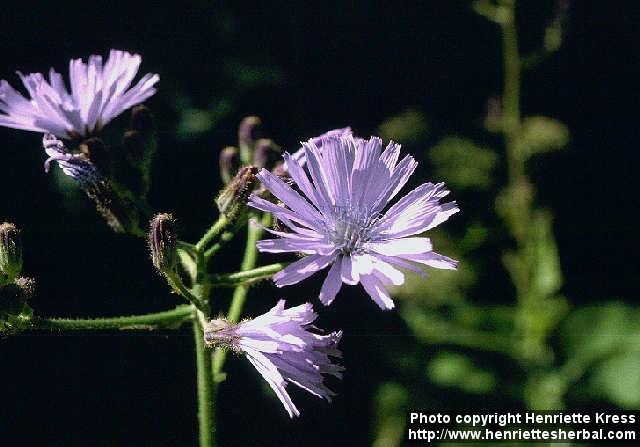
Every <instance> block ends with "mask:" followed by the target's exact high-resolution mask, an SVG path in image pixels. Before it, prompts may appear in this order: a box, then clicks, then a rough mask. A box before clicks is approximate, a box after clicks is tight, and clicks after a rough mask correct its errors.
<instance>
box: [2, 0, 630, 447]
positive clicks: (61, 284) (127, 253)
mask: <svg viewBox="0 0 640 447" xmlns="http://www.w3.org/2000/svg"><path fill="white" fill-rule="evenodd" d="M521 3H522V5H520V7H519V9H518V25H519V29H520V37H521V46H522V49H523V51H525V52H526V51H527V50H531V49H533V48H534V47H535V46H537V45H538V43H539V41H540V39H541V34H542V30H543V28H544V24H545V21H546V20H547V18H548V17H549V15H550V14H551V11H552V9H553V2H551V1H536V2H521ZM27 6H28V5H25V4H24V3H19V4H14V5H6V6H3V9H4V12H3V14H2V17H0V55H1V57H2V61H3V62H2V65H0V78H4V79H7V80H9V82H11V83H12V85H14V86H17V85H18V84H19V81H18V79H17V77H16V76H15V75H14V71H15V70H16V69H19V70H21V71H23V72H29V71H40V72H44V71H46V70H48V68H49V67H50V66H55V67H56V68H57V69H58V70H62V72H63V73H64V74H65V75H66V73H67V71H66V64H67V61H68V59H70V58H72V57H86V56H88V55H89V54H93V53H102V54H105V53H107V52H108V49H109V48H118V49H127V50H129V51H135V52H139V53H140V54H142V56H143V63H142V68H141V71H142V72H143V73H146V72H157V73H160V75H161V81H160V84H159V92H158V93H157V94H156V95H155V96H154V97H153V98H152V99H151V100H149V101H148V102H147V104H148V105H149V106H150V107H152V109H153V110H154V111H155V113H156V115H157V117H158V120H159V125H160V132H161V140H160V146H159V149H158V154H157V156H156V160H155V169H154V178H153V180H154V184H153V187H152V191H151V197H150V199H151V202H152V204H153V206H154V207H155V208H156V209H157V210H163V211H171V212H173V213H174V214H175V215H176V216H177V217H178V218H179V220H180V223H181V230H182V235H183V238H184V239H186V240H196V239H197V238H198V237H199V234H200V233H201V232H202V231H203V230H204V229H205V228H207V226H208V225H209V224H210V222H211V221H212V220H213V219H214V217H215V210H214V207H213V203H212V198H213V197H214V195H215V192H216V190H217V188H218V187H219V180H218V174H217V172H218V169H217V151H218V150H219V149H220V148H222V147H223V146H226V145H229V144H235V141H236V136H235V133H236V126H237V123H238V122H239V120H240V119H241V118H242V117H243V116H245V115H248V114H257V115H260V116H262V117H263V119H264V121H265V123H266V127H267V129H268V131H269V135H271V136H272V137H273V138H274V139H276V140H277V141H278V142H279V143H280V144H282V145H283V146H284V147H285V148H286V149H288V150H295V149H296V148H297V142H298V141H299V140H302V139H306V138H309V137H311V136H315V135H318V134H320V133H321V132H323V131H325V130H328V129H330V128H334V127H343V126H346V125H351V126H352V127H353V128H354V130H355V132H356V133H358V134H361V135H368V134H371V133H373V132H375V130H376V128H377V126H378V124H379V123H380V122H381V121H382V120H383V119H384V118H386V117H389V116H391V115H394V114H397V113H399V112H401V111H402V110H404V109H406V108H407V107H414V108H416V109H419V110H422V111H423V112H424V113H426V114H427V116H428V118H429V120H430V124H431V129H432V132H433V134H434V137H437V136H442V135H445V134H449V133H458V134H463V135H466V136H470V137H474V138H475V137H477V138H486V134H485V133H484V131H483V130H482V118H483V115H484V113H485V107H486V99H487V97H488V96H490V95H491V94H494V93H496V92H498V91H499V90H500V89H501V82H502V80H501V70H502V67H501V62H500V61H501V59H500V40H499V36H498V30H497V28H496V27H495V26H494V25H493V24H491V23H489V22H487V21H486V20H485V19H483V18H481V17H479V16H477V15H475V14H474V13H473V12H472V10H471V7H470V4H469V3H468V2H464V1H437V2H436V1H432V2H384V3H382V2H381V3H374V2H359V3H358V4H352V3H350V2H338V3H332V2H327V3H325V2H321V3H320V2H318V3H317V4H313V5H312V4H311V3H310V2H265V4H258V3H256V4H251V3H244V2H242V4H240V3H238V4H236V3H235V2H220V3H218V2H211V3H210V2H189V3H188V4H172V5H163V6H159V5H158V4H156V5H155V6H151V5H147V4H143V3H142V2H122V3H119V2H110V3H109V4H108V5H107V4H104V5H102V4H97V3H92V4H84V5H83V6H82V7H79V6H76V5H72V4H70V3H65V2H51V3H49V4H47V5H44V4H42V5H37V6H35V7H34V6H32V7H27ZM639 20H640V14H639V11H638V8H637V5H635V4H634V3H633V2H593V3H591V2H578V1H575V2H572V5H571V8H570V17H569V23H568V34H567V38H566V40H565V41H564V42H563V47H562V48H561V50H560V51H559V52H558V53H557V54H555V55H553V56H552V57H551V58H550V59H548V60H547V61H545V62H544V63H543V64H542V65H541V66H540V67H539V68H538V69H537V70H535V71H533V72H531V73H528V74H527V75H526V76H525V77H524V80H523V81H524V88H523V95H524V96H523V101H522V102H523V109H524V110H525V112H526V113H527V114H545V115H548V116H551V117H554V118H556V119H559V120H560V121H563V122H565V123H566V124H567V125H568V127H569V129H570V131H571V135H572V137H571V144H570V147H569V148H568V150H565V151H564V152H560V153H556V154H553V155H549V156H547V157H545V158H544V160H543V161H544V162H542V161H541V162H540V163H539V164H537V163H536V164H534V165H533V166H532V168H533V173H534V176H535V178H536V181H537V184H538V188H539V194H538V197H539V201H540V202H541V203H542V204H543V205H545V206H547V207H549V208H550V209H551V210H552V211H553V213H554V215H555V232H556V237H557V239H558V245H559V250H560V256H561V261H562V269H563V273H564V275H565V288H564V292H565V293H566V295H567V296H570V297H571V301H572V302H573V303H588V302H596V301H598V300H601V299H604V298H619V299H623V300H626V301H628V302H633V301H634V300H636V295H635V293H636V290H637V287H636V286H637V263H636V262H635V255H636V251H635V249H633V243H634V242H635V241H636V238H637V236H636V234H635V230H636V228H637V220H636V219H637V217H636V216H635V213H634V212H635V211H636V210H637V208H638V203H637V198H636V195H635V193H636V189H637V188H635V185H636V181H637V178H636V177H637V175H636V168H637V163H638V143H639V141H640V140H639V137H640V135H638V129H639V126H638V124H637V120H638V104H639V102H638V95H637V91H638V90H637V84H638V79H639V76H638V75H639V71H638V68H639V67H638V61H639V60H640V59H639V58H638V54H637V53H638V45H637V39H638V32H637V24H638V23H640V22H639ZM246 66H248V67H267V68H268V69H269V70H270V72H271V73H275V75H274V79H273V80H271V81H269V80H266V81H264V82H261V81H259V82H255V81H254V82H250V81H246V80H245V81H243V80H242V79H241V77H239V76H238V75H237V73H238V68H237V67H246ZM221 100H225V101H227V102H228V103H229V107H228V109H227V112H226V113H225V114H224V115H223V116H222V117H221V119H220V120H218V121H217V122H216V124H215V126H214V127H213V128H212V129H211V130H209V131H207V132H205V133H203V134H201V135H200V136H198V137H197V138H192V139H188V140H178V139H177V138H176V137H175V129H176V126H177V122H178V121H179V118H180V116H179V108H180V106H179V104H185V101H186V102H188V104H189V105H190V106H192V107H198V108H208V107H214V106H215V104H216V102H218V101H221ZM125 124H126V118H121V119H119V120H116V121H114V123H113V125H112V126H113V127H114V128H118V127H117V126H120V128H121V129H123V128H124V126H125ZM40 138H41V136H40V135H38V134H36V133H27V132H21V131H14V130H11V129H4V128H0V144H1V147H0V153H1V154H2V159H1V161H0V220H11V221H14V222H15V223H16V224H18V225H19V226H20V227H21V228H22V229H23V238H24V246H25V267H24V274H26V275H29V276H32V277H35V278H36V279H37V281H38V294H37V296H36V297H35V298H34V299H33V300H32V302H31V304H32V306H33V307H34V309H35V310H36V312H37V314H39V315H60V316H78V317H84V316H100V315H105V316H106V315H118V314H127V313H137V312H145V311H153V310H161V309H166V308H170V307H172V306H173V305H175V304H176V303H178V302H179V300H178V299H177V297H176V296H175V295H171V294H169V293H168V291H167V288H166V286H165V284H164V283H163V280H162V278H161V277H159V276H158V275H156V274H155V273H154V271H153V268H152V266H151V263H150V262H149V261H148V254H147V252H146V247H145V245H144V243H143V241H141V240H139V239H136V238H133V237H123V236H119V235H115V234H113V233H111V232H110V231H109V230H108V229H107V228H106V226H105V225H103V223H102V222H101V220H100V218H99V217H98V216H97V215H96V213H95V211H94V210H93V209H92V206H91V204H90V203H89V202H88V201H87V200H85V199H84V197H82V196H81V195H72V197H70V198H65V196H64V195H63V194H62V193H61V192H60V191H59V190H58V188H57V187H56V183H55V182H54V179H53V177H52V176H51V175H45V174H44V172H43V170H42V162H43V161H44V159H45V154H44V152H43V151H42V150H41V148H40ZM416 155H417V156H418V158H422V159H424V155H423V154H416ZM454 195H455V194H454ZM232 248H233V247H232ZM236 257H237V255H235V254H234V250H230V252H229V254H228V258H224V264H225V266H223V267H222V269H223V270H225V269H228V267H226V265H228V264H229V263H230V262H231V261H232V260H235V258H236ZM272 259H273V258H267V257H265V262H271V260H272ZM496 262H497V263H499V260H496ZM305 284H306V285H305V287H302V288H294V289H291V290H289V289H287V288H285V289H284V290H276V289H275V288H273V287H272V286H270V285H268V284H264V285H261V286H260V287H258V288H257V289H254V291H253V292H252V295H251V300H250V305H249V306H248V310H247V312H248V314H253V315H255V314H257V313H259V312H263V311H264V310H266V309H267V308H268V307H270V306H271V305H272V304H273V302H274V297H277V296H284V297H287V298H288V299H290V300H291V301H292V302H302V301H305V300H308V299H310V298H313V295H314V293H316V294H317V290H318V287H319V282H318V280H315V281H310V282H307V283H305ZM305 294H306V295H305ZM228 298H229V296H228V293H223V294H221V295H220V296H218V297H217V299H219V300H221V302H223V303H224V302H225V300H227V299H228ZM321 326H323V327H328V328H344V330H345V333H346V335H345V338H344V342H343V345H342V348H343V351H344V364H345V366H346V367H347V373H346V375H345V378H344V380H342V381H341V382H338V383H335V384H333V387H334V388H335V389H336V391H338V393H339V395H338V396H337V398H336V399H335V401H334V402H333V403H332V404H331V405H327V404H326V403H325V402H322V401H320V400H318V399H315V398H313V397H309V396H308V395H307V394H305V393H304V392H300V393H298V392H297V391H294V392H293V398H294V400H295V402H296V404H297V405H298V407H299V408H300V409H301V410H302V417H301V418H300V419H298V420H289V418H288V417H287V415H286V413H285V412H284V410H283V409H282V408H281V405H280V403H279V402H277V400H276V399H275V398H274V397H273V398H271V397H269V396H272V395H271V394H270V393H262V390H263V389H264V384H263V383H262V379H261V378H260V377H259V376H258V375H257V374H256V373H255V372H254V371H253V370H252V369H251V367H250V365H248V363H247V362H245V361H243V360H241V359H231V361H230V362H228V367H227V369H228V371H229V372H230V373H231V379H230V380H229V381H227V382H226V383H224V384H223V386H222V388H221V395H220V403H219V407H218V419H219V430H220V434H221V439H222V445H299V444H301V443H303V442H304V443H306V444H311V445H315V444H322V443H324V444H329V445H367V444H368V443H369V442H370V436H371V430H372V426H371V424H372V412H373V407H372V402H371V396H372V394H373V392H374V391H375V389H376V384H377V383H379V382H380V381H381V380H384V379H385V378H387V376H388V375H389V374H391V373H390V372H389V371H388V370H387V369H385V366H384V363H383V362H382V363H381V359H382V358H383V357H384V355H383V354H384V352H383V351H384V350H385V349H389V348H388V345H385V340H386V338H385V337H383V336H382V335H380V334H386V335H394V336H404V335H406V336H408V332H407V329H406V328H405V327H404V325H403V323H402V321H401V320H400V319H399V318H398V317H397V315H395V314H394V313H393V312H388V313H383V312H379V311H378V310H377V309H376V308H375V306H374V305H373V304H372V302H371V301H370V300H369V299H368V298H366V297H365V296H364V293H362V292H361V291H360V290H358V289H356V288H348V289H343V292H342V294H341V296H340V297H339V299H338V300H337V301H336V302H335V304H334V305H332V307H331V308H330V312H328V311H327V310H323V311H322V317H321ZM400 340H401V338H400ZM191 345H192V338H191V331H190V329H188V328H185V329H184V330H183V331H181V332H180V333H179V334H175V333H167V334H161V335H155V334H149V335H147V334H101V335H99V334H74V335H64V336H63V335H58V336H53V337H52V336H44V335H39V334H23V335H20V336H17V337H13V338H8V339H4V340H0V352H1V354H0V356H1V357H0V359H1V360H0V362H1V363H0V396H1V397H0V399H1V400H0V402H1V403H0V442H2V443H3V444H5V443H6V445H14V443H15V444H16V445H35V444H40V445H167V446H169V445H194V444H195V439H196V430H197V428H196V402H195V395H196V392H195V371H194V361H193V357H194V354H193V352H192V349H191ZM476 404H478V405H481V403H476ZM502 404H504V402H500V401H496V402H486V401H485V402H484V405H489V406H491V407H495V408H499V407H500V406H501V405H502ZM449 405H450V406H451V407H452V408H463V409H464V408H465V406H466V405H474V403H469V402H464V401H456V400H455V399H453V400H452V401H451V402H450V403H449Z"/></svg>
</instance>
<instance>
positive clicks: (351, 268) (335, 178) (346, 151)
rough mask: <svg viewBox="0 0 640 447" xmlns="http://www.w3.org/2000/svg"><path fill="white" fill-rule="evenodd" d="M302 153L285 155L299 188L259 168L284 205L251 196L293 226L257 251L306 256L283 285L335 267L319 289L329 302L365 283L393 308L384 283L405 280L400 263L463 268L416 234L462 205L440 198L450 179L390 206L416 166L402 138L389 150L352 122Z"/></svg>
mask: <svg viewBox="0 0 640 447" xmlns="http://www.w3.org/2000/svg"><path fill="white" fill-rule="evenodd" d="M303 151H304V157H303V156H301V155H299V156H298V157H296V158H297V159H295V158H294V157H293V156H291V155H289V154H284V159H285V161H286V164H287V170H288V173H289V175H290V176H291V178H292V179H293V181H294V182H295V186H296V187H297V188H298V190H299V191H300V192H298V191H296V190H295V189H294V188H292V187H291V186H290V185H288V184H287V183H285V182H284V181H283V180H282V179H280V178H278V177H277V176H275V175H273V174H272V173H270V172H269V171H267V170H265V169H263V170H261V171H260V173H259V174H258V178H259V179H260V181H261V182H262V183H263V185H264V186H265V187H266V188H267V189H268V190H269V191H270V192H271V193H272V194H273V195H274V196H275V197H277V198H278V199H279V200H281V201H282V202H283V203H284V205H286V206H285V207H283V206H279V205H276V204H274V203H272V202H269V201H268V200H265V199H264V198H262V197H259V196H258V195H253V196H252V197H251V198H250V202H249V204H250V205H251V206H253V207H254V208H256V209H259V210H262V211H266V212H270V213H272V214H273V215H274V217H275V218H276V219H278V220H279V221H281V222H282V223H283V224H284V225H285V226H286V227H287V229H288V231H275V230H269V232H271V233H272V234H274V235H276V236H279V239H266V240H261V241H259V242H258V245H257V246H258V250H260V251H262V252H270V253H284V252H295V253H303V254H305V255H307V256H305V257H304V258H302V259H300V260H298V261H296V262H294V263H293V264H291V265H289V266H287V267H286V268H285V269H284V270H282V271H281V272H278V273H277V274H276V275H275V276H274V277H273V280H274V281H275V283H276V285H277V286H279V287H282V286H287V285H291V284H296V283H298V282H300V281H302V280H303V279H305V278H307V277H309V276H311V275H313V274H314V273H316V272H318V271H319V270H322V269H324V268H326V267H328V266H331V268H330V269H329V273H328V274H327V277H326V279H325V281H324V284H323V285H322V289H321V290H320V301H322V303H324V304H325V305H329V304H331V302H332V301H333V300H334V298H335V297H336V295H337V293H338V291H339V290H340V288H341V286H342V283H346V284H351V285H353V284H358V283H360V284H362V286H363V287H364V289H365V290H366V291H367V293H368V294H369V295H370V296H371V298H372V299H373V300H374V301H375V302H376V304H378V306H380V307H381V308H382V309H392V308H393V307H394V304H393V301H392V299H391V297H390V296H389V293H388V291H387V289H386V288H385V285H389V284H394V285H401V284H403V283H404V274H403V273H402V272H401V271H400V270H399V269H398V267H400V268H405V269H408V270H412V271H417V272H421V270H420V269H419V268H418V267H416V266H415V265H414V264H416V263H417V264H424V265H427V266H430V267H435V268H440V269H455V268H456V265H457V262H456V261H454V260H453V259H450V258H448V257H446V256H443V255H441V254H438V253H436V252H434V251H433V250H432V245H431V241H430V240H429V239H428V238H426V237H419V236H416V235H418V234H420V233H423V232H425V231H428V230H430V229H431V228H433V227H435V226H437V225H439V224H440V223H442V222H444V221H445V220H447V219H448V218H449V216H451V215H452V214H455V213H457V212H458V211H459V209H458V207H457V206H456V203H455V202H447V203H440V200H441V199H442V198H444V197H445V196H446V195H447V194H449V191H448V190H447V189H446V188H445V187H444V184H443V183H437V184H433V183H424V184H422V185H420V186H418V187H417V188H415V189H414V190H413V191H411V192H409V193H408V194H407V195H405V196H404V197H403V198H402V199H400V200H399V201H398V202H397V203H395V204H394V205H392V206H391V207H389V208H387V206H388V205H389V203H390V201H391V200H392V199H393V198H394V197H395V196H396V195H397V194H398V192H399V191H400V190H401V189H402V187H403V186H404V185H405V183H406V182H407V181H408V180H409V177H410V176H411V174H412V173H413V171H414V170H415V168H416V166H417V162H416V161H415V160H414V159H413V157H411V156H410V155H407V156H405V157H404V158H403V159H402V160H401V161H400V162H398V158H399V156H400V145H399V144H396V143H394V142H390V143H389V144H388V145H387V147H386V149H384V150H383V146H382V140H381V139H380V138H377V137H371V138H370V139H369V140H364V139H361V138H355V137H353V136H352V135H351V132H350V129H349V128H345V129H336V130H335V131H331V132H329V133H327V134H324V135H322V136H320V137H318V138H315V139H311V140H309V141H308V142H306V143H304V144H303ZM301 161H303V162H304V163H303V164H301ZM305 168H306V169H305ZM385 209H386V211H385Z"/></svg>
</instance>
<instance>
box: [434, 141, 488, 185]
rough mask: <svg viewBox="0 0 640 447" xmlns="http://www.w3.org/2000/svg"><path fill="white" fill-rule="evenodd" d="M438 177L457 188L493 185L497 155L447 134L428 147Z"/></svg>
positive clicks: (471, 142)
mask: <svg viewBox="0 0 640 447" xmlns="http://www.w3.org/2000/svg"><path fill="white" fill-rule="evenodd" d="M429 158H430V160H431V163H433V165H434V166H435V169H436V177H437V179H438V180H444V181H445V182H446V183H447V184H448V185H450V186H451V187H453V188H457V189H465V188H480V189H486V188H488V187H489V186H491V183H492V180H491V179H492V174H493V170H494V168H495V166H496V163H497V156H496V154H495V153H494V152H493V151H492V150H490V149H487V148H483V147H480V146H477V145H476V144H475V143H474V142H473V141H471V140H469V139H466V138H459V137H445V138H443V139H442V140H440V141H439V142H438V143H437V144H436V145H435V146H434V147H432V148H431V149H430V150H429Z"/></svg>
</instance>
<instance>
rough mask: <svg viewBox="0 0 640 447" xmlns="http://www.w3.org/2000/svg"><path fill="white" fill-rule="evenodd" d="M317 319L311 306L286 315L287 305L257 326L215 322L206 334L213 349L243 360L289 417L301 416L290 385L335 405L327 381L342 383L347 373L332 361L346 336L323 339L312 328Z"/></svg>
mask: <svg viewBox="0 0 640 447" xmlns="http://www.w3.org/2000/svg"><path fill="white" fill-rule="evenodd" d="M316 318H317V314H316V313H315V312H314V311H313V306H312V305H311V304H309V303H305V304H302V305H300V306H296V307H290V308H289V309H285V302H284V300H280V301H278V303H277V304H276V305H275V306H274V307H273V308H272V309H271V310H270V311H269V312H267V313H265V314H263V315H261V316H259V317H257V318H254V319H253V320H246V321H242V322H240V323H238V324H232V323H229V322H228V321H226V320H224V319H217V320H212V321H211V322H210V323H209V324H208V325H207V326H206V327H205V331H204V340H205V343H206V344H207V345H208V346H211V347H223V348H227V349H232V350H233V351H235V352H238V353H242V354H244V355H245V356H246V357H247V359H248V360H249V361H250V362H251V364H252V365H253V366H254V367H255V368H256V369H257V370H258V372H259V373H260V374H261V375H262V377H263V378H264V379H265V380H266V381H267V383H268V384H269V386H270V387H271V388H272V389H273V391H274V392H275V393H276V395H277V396H278V399H280V402H282V404H283V405H284V407H285V409H286V410H287V412H288V413H289V416H290V417H294V416H299V415H300V411H299V410H298V409H297V408H296V406H295V405H294V403H293V401H292V400H291V397H290V396H289V393H288V392H287V390H286V386H287V384H288V383H293V384H295V385H297V386H299V387H300V388H302V389H304V390H306V391H308V392H310V393H311V394H313V395H315V396H318V397H320V398H324V399H327V400H328V401H331V397H332V396H334V395H335V394H334V393H333V392H332V391H331V390H330V389H329V388H327V386H326V385H325V384H324V379H325V376H327V375H331V376H334V377H337V378H341V377H342V371H343V370H344V368H343V367H342V366H340V365H337V364H335V363H333V362H332V360H331V359H330V357H335V358H340V357H342V353H341V352H340V350H339V349H338V347H337V345H338V342H339V341H340V337H341V336H342V332H341V331H339V332H332V333H330V334H328V335H322V334H320V333H318V331H317V329H316V328H315V327H314V326H312V323H313V321H314V320H315V319H316Z"/></svg>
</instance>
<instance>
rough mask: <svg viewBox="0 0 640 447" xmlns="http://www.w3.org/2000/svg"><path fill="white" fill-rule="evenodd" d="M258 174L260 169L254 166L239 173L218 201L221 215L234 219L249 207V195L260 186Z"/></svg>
mask: <svg viewBox="0 0 640 447" xmlns="http://www.w3.org/2000/svg"><path fill="white" fill-rule="evenodd" d="M257 173H258V168H256V167H253V166H247V167H244V168H242V169H240V170H239V171H238V173H237V174H236V176H235V177H234V178H233V180H231V182H229V184H228V185H227V186H226V187H225V188H224V189H223V190H222V192H221V193H220V195H219V196H218V198H217V199H216V204H217V205H218V210H220V213H221V214H224V215H225V216H227V217H228V218H233V217H235V216H237V215H238V213H239V212H240V211H242V210H243V209H244V208H245V207H246V206H247V200H248V199H249V195H250V194H251V192H252V191H253V190H254V188H255V187H256V185H257V184H258V179H257V177H256V174H257Z"/></svg>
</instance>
